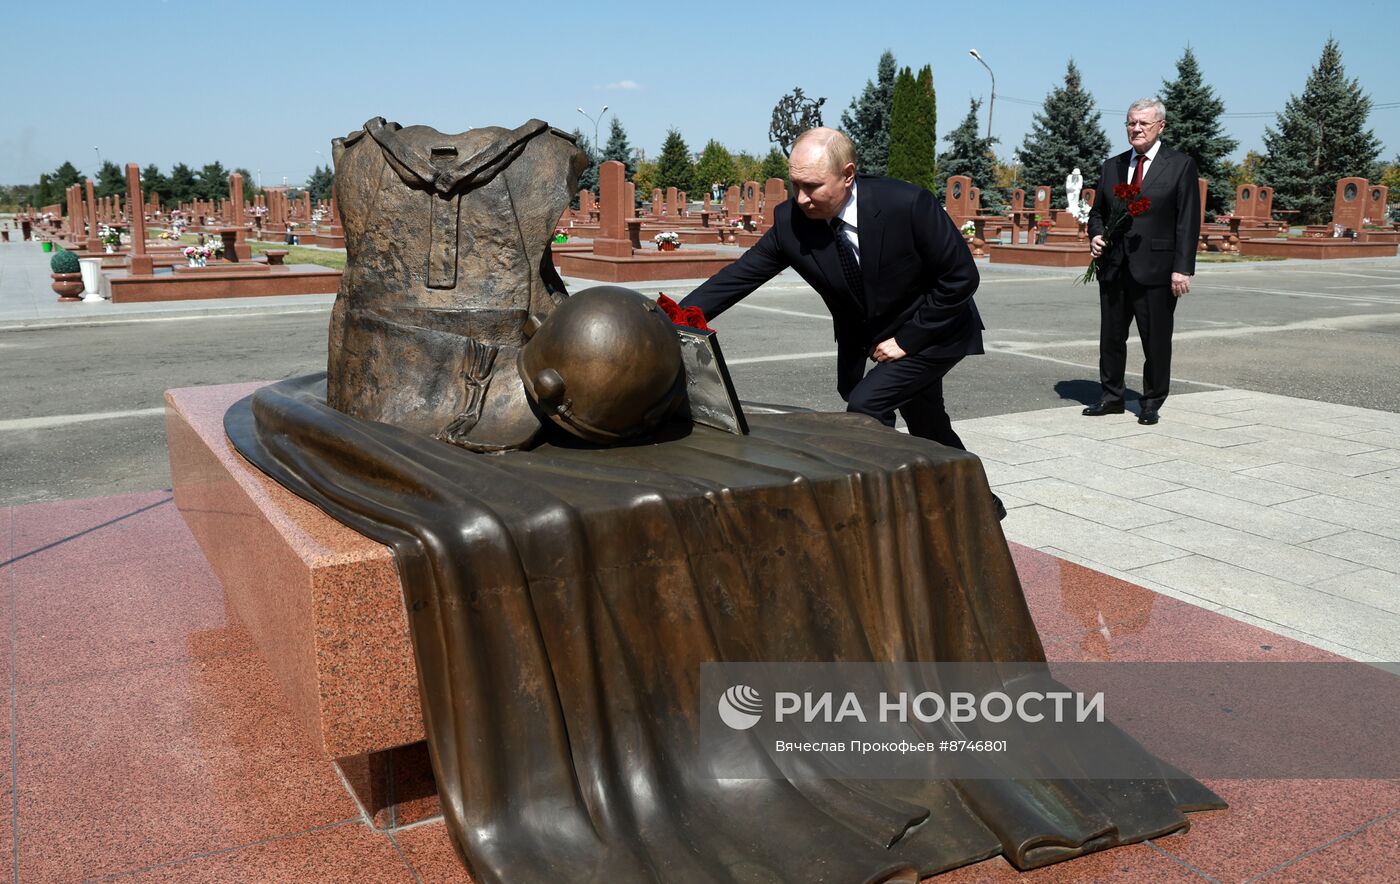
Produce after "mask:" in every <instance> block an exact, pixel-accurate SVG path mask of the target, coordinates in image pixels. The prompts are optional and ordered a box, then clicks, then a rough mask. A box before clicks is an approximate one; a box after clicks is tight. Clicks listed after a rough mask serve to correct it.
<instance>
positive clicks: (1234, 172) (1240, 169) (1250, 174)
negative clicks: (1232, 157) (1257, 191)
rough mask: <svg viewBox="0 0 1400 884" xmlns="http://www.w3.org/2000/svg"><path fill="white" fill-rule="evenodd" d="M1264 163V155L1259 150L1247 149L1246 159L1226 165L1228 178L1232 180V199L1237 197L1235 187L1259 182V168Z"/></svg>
mask: <svg viewBox="0 0 1400 884" xmlns="http://www.w3.org/2000/svg"><path fill="white" fill-rule="evenodd" d="M1263 165H1264V155H1263V154H1262V153H1259V152H1258V151H1255V150H1251V151H1246V152H1245V155H1244V159H1243V160H1241V161H1240V162H1238V163H1229V164H1227V166H1226V180H1227V181H1229V182H1230V199H1231V200H1233V199H1234V198H1235V188H1237V187H1239V186H1240V185H1241V184H1258V183H1259V170H1260V169H1261V168H1262V167H1263Z"/></svg>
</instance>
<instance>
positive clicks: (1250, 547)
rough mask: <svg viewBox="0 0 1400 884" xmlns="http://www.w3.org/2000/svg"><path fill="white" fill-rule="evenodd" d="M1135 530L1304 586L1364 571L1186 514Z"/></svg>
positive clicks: (1312, 551) (1326, 556)
mask: <svg viewBox="0 0 1400 884" xmlns="http://www.w3.org/2000/svg"><path fill="white" fill-rule="evenodd" d="M1132 533H1133V534H1136V535H1137V536H1139V537H1143V538H1147V539H1148V540H1155V541H1157V542H1159V543H1163V544H1167V545H1169V546H1173V547H1176V548H1178V549H1184V550H1189V551H1190V552H1194V553H1197V554H1199V555H1202V556H1205V557H1207V558H1211V559H1216V560H1218V561H1221V562H1226V563H1229V564H1232V565H1236V566H1238V567H1240V568H1246V569H1248V570H1251V571H1254V572H1256V573H1259V574H1268V575H1269V576H1271V577H1277V578H1278V579H1280V580H1290V581H1296V582H1298V583H1300V584H1305V585H1306V584H1311V583H1313V582H1314V581H1318V580H1326V579H1327V578H1328V577H1336V576H1337V575H1339V574H1346V573H1349V572H1351V571H1359V570H1361V566H1360V565H1358V564H1357V563H1355V562H1352V561H1348V560H1346V559H1340V558H1334V557H1332V556H1329V555H1325V554H1323V553H1321V552H1317V551H1314V550H1308V549H1302V548H1300V547H1296V546H1290V545H1288V544H1286V543H1279V542H1278V541H1276V540H1269V539H1268V538H1265V537H1259V536H1258V535H1255V534H1250V533H1248V532H1245V531H1239V530H1236V529H1234V528H1227V527H1225V526H1224V525H1217V524H1215V523H1214V522H1207V521H1205V520H1203V519H1194V518H1190V517H1186V518H1181V519H1177V520H1176V521H1173V522H1163V523H1162V524H1160V525H1148V526H1147V527H1145V528H1135V529H1133V531H1132ZM1164 582H1165V581H1164ZM1222 604H1224V602H1222Z"/></svg>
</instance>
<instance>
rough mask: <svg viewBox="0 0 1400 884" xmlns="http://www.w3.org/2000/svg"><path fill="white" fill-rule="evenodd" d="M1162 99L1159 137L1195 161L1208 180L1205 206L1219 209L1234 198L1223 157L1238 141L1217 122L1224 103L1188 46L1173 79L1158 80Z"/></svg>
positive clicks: (1223, 110) (1223, 109)
mask: <svg viewBox="0 0 1400 884" xmlns="http://www.w3.org/2000/svg"><path fill="white" fill-rule="evenodd" d="M1162 103H1163V104H1165V105H1166V107H1167V126H1166V132H1165V134H1163V136H1162V140H1163V141H1164V142H1166V143H1167V144H1170V145H1171V146H1172V147H1174V148H1176V149H1177V150H1179V151H1181V152H1182V153H1184V154H1186V155H1187V156H1189V157H1191V159H1193V160H1195V161H1196V168H1197V170H1199V172H1200V174H1201V177H1202V178H1204V179H1206V180H1207V181H1209V182H1210V187H1209V189H1208V190H1207V191H1206V207H1207V208H1208V209H1209V210H1210V211H1211V212H1220V211H1223V210H1224V208H1225V206H1226V205H1227V204H1228V203H1229V202H1230V201H1231V200H1232V199H1234V189H1233V188H1231V187H1229V186H1228V184H1227V181H1226V179H1227V177H1228V173H1227V171H1226V158H1227V157H1228V156H1229V155H1230V154H1231V152H1233V151H1234V149H1235V148H1236V147H1238V146H1239V142H1238V141H1236V140H1235V139H1233V138H1231V137H1229V136H1228V135H1226V134H1225V127H1224V126H1223V125H1222V124H1221V122H1220V115H1221V114H1223V113H1224V112H1225V103H1224V102H1223V101H1221V100H1220V99H1219V98H1217V97H1216V95H1215V90H1214V89H1212V88H1211V87H1210V86H1209V85H1207V84H1206V82H1205V81H1204V79H1202V77H1201V66H1200V64H1198V63H1197V61H1196V53H1194V52H1192V51H1191V47H1189V46H1188V47H1186V51H1185V52H1183V53H1182V55H1181V58H1179V59H1178V60H1177V62H1176V79H1175V80H1164V81H1163V82H1162Z"/></svg>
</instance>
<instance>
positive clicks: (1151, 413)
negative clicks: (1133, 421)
mask: <svg viewBox="0 0 1400 884" xmlns="http://www.w3.org/2000/svg"><path fill="white" fill-rule="evenodd" d="M1138 423H1140V424H1146V425H1147V426H1149V427H1150V426H1152V425H1153V424H1155V423H1157V409H1155V408H1144V409H1143V410H1142V413H1141V414H1139V415H1138Z"/></svg>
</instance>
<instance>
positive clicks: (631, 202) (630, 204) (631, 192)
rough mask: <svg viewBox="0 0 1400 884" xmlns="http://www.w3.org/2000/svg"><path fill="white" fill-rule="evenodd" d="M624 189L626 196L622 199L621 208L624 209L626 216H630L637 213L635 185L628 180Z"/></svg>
mask: <svg viewBox="0 0 1400 884" xmlns="http://www.w3.org/2000/svg"><path fill="white" fill-rule="evenodd" d="M625 189H626V191H627V198H626V199H625V200H623V201H622V208H623V210H624V211H626V213H627V217H628V218H631V217H633V216H635V215H636V214H637V185H635V184H633V183H632V182H631V181H629V182H627V187H626V188H625Z"/></svg>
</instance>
